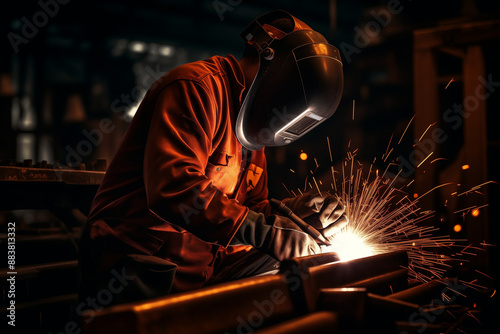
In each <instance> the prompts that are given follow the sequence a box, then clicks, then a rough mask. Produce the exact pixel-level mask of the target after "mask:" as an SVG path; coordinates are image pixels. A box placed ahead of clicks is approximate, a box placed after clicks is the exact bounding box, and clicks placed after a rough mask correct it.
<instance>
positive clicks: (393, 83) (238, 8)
mask: <svg viewBox="0 0 500 334" xmlns="http://www.w3.org/2000/svg"><path fill="white" fill-rule="evenodd" d="M61 2H64V4H61V3H58V2H56V1H55V0H47V1H46V0H42V1H13V2H9V4H8V8H5V7H7V6H6V5H4V8H3V9H2V14H1V17H2V18H1V21H0V22H1V23H0V24H1V40H2V44H1V53H0V75H1V77H0V78H1V81H0V99H1V104H0V107H1V110H0V138H1V142H0V144H1V146H0V160H4V161H5V160H9V159H10V160H11V161H23V160H24V159H33V161H34V162H37V161H42V160H46V161H48V162H55V161H59V162H61V163H63V164H64V163H70V162H74V161H75V157H74V156H71V155H69V152H70V151H71V150H76V149H77V148H78V144H79V143H81V142H82V140H83V141H85V140H88V137H85V136H84V135H83V133H84V132H83V130H86V131H90V132H91V131H93V130H94V131H97V130H98V129H101V128H100V125H99V124H100V123H99V122H100V121H101V120H102V119H109V120H111V124H112V126H113V130H112V131H109V133H107V134H104V133H103V132H104V131H101V133H103V136H102V138H101V137H99V140H98V142H97V143H93V145H92V148H91V150H90V151H89V152H88V154H85V155H84V156H80V158H81V161H79V162H88V161H92V160H96V159H106V160H107V161H108V162H109V161H110V160H111V158H112V156H113V153H114V152H115V150H116V148H117V146H118V144H119V142H120V139H121V137H122V136H123V133H124V132H125V130H126V128H127V125H128V124H129V120H130V117H131V114H129V113H128V112H129V111H128V109H129V108H124V106H128V107H130V106H133V105H134V104H136V103H138V102H139V101H140V99H141V97H142V95H141V93H144V92H145V90H146V89H147V88H148V87H149V85H150V84H151V83H152V81H150V80H149V78H150V77H151V73H155V75H157V77H159V76H160V75H161V74H163V73H165V72H167V71H169V70H170V69H172V68H174V67H176V66H178V65H181V64H183V63H187V62H191V61H195V60H199V59H205V58H208V57H210V56H212V55H215V54H218V55H222V56H224V55H227V54H233V55H235V56H236V57H237V58H238V57H239V56H240V55H241V52H242V49H243V43H242V40H241V39H240V37H239V34H240V32H241V31H242V29H244V28H245V26H246V25H247V24H248V23H250V22H251V21H252V20H253V19H254V18H256V17H257V16H258V15H260V14H263V13H265V12H267V11H270V10H273V9H284V10H287V11H289V12H290V13H291V14H293V15H295V16H297V17H298V18H300V19H301V20H303V21H305V22H306V23H307V24H309V25H310V26H311V27H312V28H313V29H316V30H317V31H319V32H320V33H322V34H323V35H324V36H325V37H326V38H327V39H328V40H329V41H330V43H332V44H334V45H336V46H337V47H338V48H339V49H340V50H341V55H342V60H343V64H344V77H345V86H344V95H343V99H342V101H341V103H340V106H339V108H338V110H337V112H336V114H335V115H334V116H333V117H331V118H330V119H329V120H328V121H326V122H325V123H323V124H322V125H320V126H319V127H318V128H316V129H315V130H314V131H312V132H311V133H309V134H307V135H306V136H305V137H304V138H302V139H300V140H298V141H297V142H295V143H293V144H291V145H289V146H286V147H280V148H270V149H267V155H268V164H269V176H270V179H269V188H270V192H271V195H272V196H274V197H278V198H282V197H286V196H289V195H290V192H289V191H288V190H292V191H294V193H297V192H298V189H301V190H302V191H303V190H304V189H306V188H308V182H311V179H312V176H315V179H316V180H317V181H321V187H322V188H326V189H329V188H330V187H331V182H332V180H331V177H330V175H331V174H329V173H330V166H332V165H333V166H335V168H336V170H337V171H340V170H341V166H342V163H343V162H344V161H345V159H346V157H347V155H348V152H351V153H352V152H355V154H356V158H357V160H358V161H359V162H360V163H362V164H364V165H365V166H367V165H369V164H370V163H372V162H373V161H374V158H376V161H375V163H374V168H376V169H380V170H381V171H383V170H385V168H386V166H387V164H388V163H391V162H394V163H398V161H397V160H396V158H397V157H408V156H409V155H410V154H411V152H412V150H413V144H414V140H415V138H416V134H415V133H414V132H413V125H411V126H410V127H409V128H408V132H407V133H406V135H405V136H404V137H403V139H402V140H401V142H400V144H397V142H398V140H399V139H400V138H401V136H402V134H403V132H404V130H405V128H406V126H407V125H408V123H409V122H410V120H411V119H412V117H413V115H414V103H415V101H414V88H415V87H414V76H415V73H414V68H413V65H414V59H413V51H414V49H413V33H414V32H415V31H416V30H420V29H428V28H429V29H430V28H435V27H438V26H441V25H444V24H449V23H467V22H478V21H486V20H495V19H496V20H498V18H499V14H500V3H499V2H496V1H486V0H483V1H479V0H477V1H472V0H463V1H457V0H443V1H410V0H401V1H400V2H399V6H398V7H397V8H402V10H401V12H400V13H398V14H393V15H391V16H390V22H388V23H387V24H383V25H382V24H380V23H378V27H379V30H378V31H376V32H374V33H373V34H371V35H369V36H368V37H369V38H368V39H365V40H364V41H365V42H366V43H365V44H363V46H360V45H359V43H358V44H356V43H357V41H358V42H359V35H358V34H359V33H358V31H359V30H361V31H364V32H365V33H366V30H365V29H367V28H368V27H369V26H370V24H372V25H373V24H374V22H379V21H377V19H376V14H374V13H379V14H380V13H382V12H384V11H385V12H387V8H388V2H387V1H333V0H332V1H321V0H312V1H311V0H309V1H284V0H281V1H277V0H266V1H249V0H248V1H246V0H243V1H235V0H233V1H230V0H220V1H212V0H207V1H201V0H197V1H196V0H191V1H169V0H141V1H113V0H111V1H110V0H106V1H82V0H71V1H61ZM390 3H395V2H394V1H392V2H390ZM49 4H50V5H49ZM55 4H57V5H55ZM47 6H48V7H47ZM44 8H45V9H44ZM47 8H49V9H48V10H47ZM41 13H42V14H41ZM26 22H28V23H26ZM37 22H38V26H35V25H32V28H30V27H29V24H33V23H37ZM33 27H34V29H33ZM14 36H17V37H14ZM13 41H14V42H13ZM342 46H343V48H342ZM349 50H350V51H351V52H349ZM483 52H484V55H485V72H486V73H487V74H492V76H493V81H500V75H499V68H498V67H499V65H498V59H499V47H498V40H496V41H495V42H494V43H490V44H486V45H485V46H484V48H483ZM460 69H461V63H460V61H458V60H457V59H456V58H453V57H446V56H439V57H438V72H439V74H440V75H442V76H443V77H446V76H454V75H455V73H457V72H460ZM146 79H147V80H146ZM145 80H146V81H145ZM446 84H447V81H446V82H442V83H441V84H440V87H439V94H440V98H441V105H440V107H439V108H440V110H442V111H445V110H446V109H448V108H450V107H451V106H452V105H453V104H454V103H462V102H463V96H462V95H461V89H462V85H463V83H461V82H460V80H457V82H452V83H451V84H450V85H449V87H448V88H447V89H445V86H446ZM499 96H500V94H499V93H494V94H492V95H491V97H490V98H489V99H488V100H487V104H488V115H487V125H488V126H487V129H486V131H487V138H488V147H487V150H486V152H487V155H488V156H487V161H488V166H487V168H488V178H487V179H485V180H484V181H489V180H493V181H500V176H499V172H498V171H499V166H498V160H499V159H498V154H499V153H500V152H499V147H500V135H499V131H498V130H497V126H498V124H499V112H498V110H499V106H500V102H499V100H500V97H499ZM116 101H118V103H117V102H116ZM353 101H355V111H354V119H353ZM125 109H127V110H125ZM101 130H102V129H101ZM445 130H446V131H447V133H448V135H449V137H450V140H448V141H446V143H444V144H443V146H442V147H441V149H440V151H439V156H436V155H435V156H433V157H432V159H436V158H439V157H442V158H446V159H447V160H443V161H444V162H443V163H442V164H440V165H439V168H441V170H445V168H446V167H448V166H450V165H451V163H452V162H453V161H454V160H455V159H457V157H458V152H459V151H460V148H461V147H462V146H463V145H464V142H463V140H464V139H463V134H462V133H461V131H453V130H452V129H445ZM391 137H392V141H391ZM327 138H328V140H329V141H330V144H331V153H332V161H330V153H329V152H328V144H327ZM390 141H391V147H393V152H392V153H391V156H390V158H388V159H387V160H386V161H383V160H384V159H383V155H384V153H386V151H387V147H388V144H389V142H390ZM94 144H95V145H94ZM302 152H304V153H306V154H307V155H308V159H307V160H304V161H302V160H300V158H299V155H300V153H302ZM471 163H473V162H471ZM389 170H390V171H391V172H397V166H396V167H395V166H394V165H391V166H390V167H389ZM292 171H293V172H292ZM411 177H412V175H410V176H409V177H408V179H407V180H406V181H409V180H410V179H411ZM339 180H341V177H340V176H339ZM455 181H456V182H457V183H459V182H460V180H459V179H456V180H455ZM313 185H314V184H313ZM436 185H437V184H436ZM485 188H486V189H487V191H486V190H485V191H483V190H484V189H485ZM485 188H482V189H481V190H482V191H483V193H482V194H481V196H476V197H474V198H473V199H471V201H473V202H465V203H462V205H463V208H466V207H467V206H468V205H478V206H479V205H484V204H487V203H489V205H490V209H484V210H482V211H481V215H482V216H481V217H485V218H484V219H483V220H482V223H481V224H482V225H481V226H479V227H478V228H479V229H486V231H487V233H486V238H485V239H483V240H472V241H473V242H481V241H485V242H486V243H490V244H498V243H499V237H498V235H499V229H498V227H497V226H498V223H499V215H498V213H497V211H498V210H497V209H496V208H493V209H491V207H496V205H497V204H498V203H499V189H498V188H499V187H498V185H496V184H493V185H490V186H489V187H485ZM287 189H288V190H287ZM427 190H429V189H427ZM425 191H426V189H418V184H414V185H413V187H411V188H409V194H410V196H411V195H412V194H413V192H420V193H422V192H425ZM445 200H446V198H438V199H436V200H435V201H434V202H431V203H430V205H429V207H426V208H424V209H432V210H436V211H437V212H438V217H437V218H436V222H437V221H438V218H439V217H441V218H444V223H443V221H440V223H439V224H438V223H436V224H438V225H439V229H440V230H441V231H442V232H444V233H447V234H450V235H451V236H452V237H460V238H467V237H468V236H469V234H468V233H469V232H468V231H467V230H466V229H465V230H464V231H462V232H460V233H455V232H454V231H453V226H454V225H455V224H456V223H461V222H462V223H463V222H465V219H469V218H468V217H465V215H462V216H460V215H458V216H457V215H454V214H453V213H450V212H446V210H444V211H443V208H442V206H443V205H444V204H443V203H444V202H445ZM18 214H19V216H18V217H22V219H24V220H26V221H27V222H30V221H34V220H36V219H37V217H38V216H37V215H36V214H33V213H32V212H30V211H28V212H22V213H18ZM467 214H469V212H467ZM18 219H21V218H18ZM467 226H473V225H470V224H469V225H467ZM491 249H493V251H491V254H493V255H492V257H491V259H490V260H489V265H490V267H492V268H493V267H496V266H495V263H496V262H495V261H496V260H495V259H498V258H497V257H496V255H495V254H496V253H497V252H498V251H497V250H496V248H495V247H492V248H491ZM488 251H490V248H488Z"/></svg>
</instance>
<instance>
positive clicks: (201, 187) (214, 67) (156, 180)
mask: <svg viewBox="0 0 500 334" xmlns="http://www.w3.org/2000/svg"><path fill="white" fill-rule="evenodd" d="M244 88H245V86H244V76H243V71H242V69H241V67H240V66H239V64H238V62H237V60H236V59H235V58H234V57H233V56H231V55H229V56H227V57H225V58H223V57H219V56H215V57H212V58H209V59H207V60H204V61H197V62H194V63H190V64H186V65H182V66H180V67H178V68H176V69H174V70H172V71H170V72H169V73H167V74H165V75H164V76H163V77H161V78H160V79H159V80H157V81H156V82H155V83H154V84H153V85H152V87H151V88H150V90H149V91H148V92H147V94H146V96H145V97H144V100H143V101H142V103H141V105H140V107H139V109H138V111H137V113H136V115H135V116H134V118H133V120H132V122H131V123H130V125H129V128H128V129H127V132H126V134H125V136H124V138H123V140H122V143H121V145H120V147H119V149H118V151H117V152H116V154H115V156H114V158H113V160H112V161H111V163H110V165H109V168H108V170H107V173H106V176H105V178H104V180H103V182H102V184H101V186H100V188H99V190H98V192H97V194H96V196H95V198H94V201H93V204H92V208H91V212H90V214H89V217H88V221H89V226H91V228H90V231H91V236H92V237H95V236H98V235H101V236H103V235H107V234H112V235H114V236H116V237H118V238H119V239H121V240H122V241H124V242H125V243H127V244H128V245H130V246H132V247H134V248H136V249H138V250H140V251H142V252H144V253H146V254H155V253H156V252H157V251H158V250H159V249H160V248H161V249H162V250H161V253H162V254H164V256H165V257H166V258H167V259H169V260H171V261H173V262H175V263H176V264H177V265H178V266H179V267H178V271H180V272H181V273H182V272H183V271H185V272H186V273H188V274H189V273H192V274H193V275H196V272H197V271H203V272H204V273H203V275H204V276H205V277H206V278H209V276H210V275H211V271H210V270H211V269H210V268H209V267H211V266H212V264H213V261H214V257H215V254H216V253H217V252H220V251H222V252H234V247H232V246H228V245H229V243H230V241H231V239H232V237H233V235H234V234H235V232H236V231H237V229H238V228H239V226H240V224H241V222H242V221H243V219H244V218H245V216H246V214H247V212H248V210H249V208H250V209H252V210H254V211H257V212H264V213H265V214H266V215H267V214H269V212H270V206H269V202H268V200H267V197H268V190H267V174H266V159H265V155H264V151H263V149H262V150H259V151H254V152H252V154H251V160H250V161H247V159H245V157H243V155H242V146H241V145H240V143H239V142H238V140H237V139H236V135H235V133H234V124H235V120H236V117H237V114H238V110H239V108H240V105H241V95H242V92H243V90H244ZM239 247H241V246H239ZM244 247H247V246H244Z"/></svg>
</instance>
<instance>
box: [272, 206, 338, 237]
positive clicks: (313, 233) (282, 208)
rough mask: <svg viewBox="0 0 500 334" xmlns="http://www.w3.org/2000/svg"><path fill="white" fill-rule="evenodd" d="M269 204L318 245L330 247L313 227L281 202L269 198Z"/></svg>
mask: <svg viewBox="0 0 500 334" xmlns="http://www.w3.org/2000/svg"><path fill="white" fill-rule="evenodd" d="M269 202H270V203H271V206H272V207H273V208H274V209H275V210H276V211H278V212H280V213H281V214H283V215H284V216H285V217H287V218H290V219H291V220H292V221H293V222H294V223H295V224H297V225H298V226H299V227H300V228H301V229H302V231H304V232H305V233H307V234H309V235H310V236H311V237H313V238H314V239H315V240H316V242H318V244H320V245H326V246H331V245H332V244H331V243H330V241H328V240H327V239H326V238H325V237H324V236H323V235H322V234H321V233H320V232H319V231H318V230H317V229H315V228H314V227H312V226H311V225H309V224H308V223H306V222H305V221H303V220H302V219H301V218H300V217H299V216H297V215H296V214H295V213H293V211H292V209H290V208H289V207H287V206H286V205H285V204H284V203H283V202H281V201H278V200H277V199H274V198H271V199H270V200H269Z"/></svg>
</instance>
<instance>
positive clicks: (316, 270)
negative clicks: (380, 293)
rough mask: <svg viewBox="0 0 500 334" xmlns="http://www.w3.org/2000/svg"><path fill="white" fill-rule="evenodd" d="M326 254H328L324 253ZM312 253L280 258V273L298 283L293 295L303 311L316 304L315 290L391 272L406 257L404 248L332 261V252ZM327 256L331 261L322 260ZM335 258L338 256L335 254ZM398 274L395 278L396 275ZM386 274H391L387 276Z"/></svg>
mask: <svg viewBox="0 0 500 334" xmlns="http://www.w3.org/2000/svg"><path fill="white" fill-rule="evenodd" d="M326 254H328V253H326ZM322 255H323V256H320V255H313V256H310V257H304V258H301V259H292V260H286V261H283V263H282V265H281V270H280V271H281V272H282V273H286V274H288V275H291V276H294V277H296V280H294V282H295V281H300V284H299V285H298V286H297V287H296V288H295V291H296V293H294V296H293V297H294V298H297V300H298V301H297V303H298V304H299V305H303V308H304V311H314V310H316V309H317V307H318V298H319V292H320V291H321V290H322V289H328V288H338V287H350V285H351V284H356V283H357V282H359V281H362V280H369V279H371V278H373V277H377V276H380V275H384V274H388V273H394V272H395V271H398V270H400V269H404V268H406V267H407V266H408V256H407V254H406V252H404V251H397V252H392V253H386V254H380V255H374V256H369V257H365V258H359V259H355V260H350V261H340V260H334V259H335V256H336V254H335V253H331V254H330V255H327V256H326V257H325V256H324V254H322ZM328 256H329V257H330V259H332V260H333V261H332V262H329V263H326V262H324V260H325V259H326V258H328ZM337 259H338V257H337ZM400 274H401V272H400V273H398V275H397V277H401V276H400ZM389 277H392V276H390V275H389Z"/></svg>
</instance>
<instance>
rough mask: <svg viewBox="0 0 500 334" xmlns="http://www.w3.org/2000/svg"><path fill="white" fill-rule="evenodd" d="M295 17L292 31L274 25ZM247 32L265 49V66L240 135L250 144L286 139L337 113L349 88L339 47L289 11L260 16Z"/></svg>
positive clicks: (245, 108)
mask: <svg viewBox="0 0 500 334" xmlns="http://www.w3.org/2000/svg"><path fill="white" fill-rule="evenodd" d="M280 19H288V20H290V22H292V24H291V26H290V28H288V29H287V30H288V31H282V30H280V29H277V28H275V27H273V26H271V25H270V23H272V22H276V20H280ZM241 37H242V38H243V39H244V40H245V41H246V42H247V43H248V44H249V45H250V46H251V47H253V48H254V49H255V50H256V51H257V53H258V54H259V62H260V63H259V69H258V72H257V75H256V76H255V78H254V80H253V82H252V85H251V86H250V88H249V89H248V92H247V94H246V97H245V99H244V100H243V103H242V105H241V109H240V111H239V114H238V118H237V120H236V136H237V138H238V140H239V142H240V143H241V144H242V145H243V146H244V147H246V148H247V149H250V150H258V149H260V148H262V147H264V146H281V145H286V144H289V143H291V142H293V141H294V140H296V139H298V138H300V137H301V136H303V135H304V134H305V133H307V132H308V131H310V130H311V129H313V128H314V127H316V126H317V125H319V124H320V123H321V122H323V121H325V120H326V119H328V118H329V117H330V116H332V115H333V114H334V112H335V110H336V109H337V107H338V105H339V102H340V98H341V95H342V90H343V82H344V76H343V73H342V61H341V59H340V54H339V51H338V50H337V48H335V47H334V46H333V45H331V44H328V42H327V40H326V39H325V38H324V37H323V36H322V35H321V34H320V33H318V32H316V31H314V30H312V29H311V28H310V27H309V26H308V25H306V24H305V23H304V22H302V21H300V20H298V19H297V18H295V17H293V16H292V15H290V14H288V13H287V12H285V11H281V10H277V11H272V12H269V13H267V14H264V15H262V16H260V17H258V18H257V19H256V20H255V21H253V22H252V23H251V24H250V25H249V26H248V27H247V28H246V29H245V30H244V31H243V32H242V33H241Z"/></svg>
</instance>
